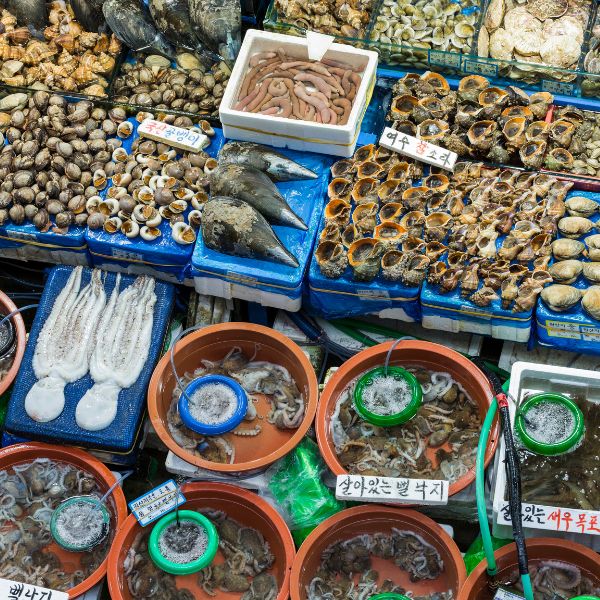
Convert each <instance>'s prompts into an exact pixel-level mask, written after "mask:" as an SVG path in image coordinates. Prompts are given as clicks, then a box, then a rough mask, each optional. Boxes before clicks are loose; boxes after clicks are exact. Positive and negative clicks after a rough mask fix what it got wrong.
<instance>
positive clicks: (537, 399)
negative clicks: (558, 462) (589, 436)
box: [515, 393, 584, 456]
mask: <svg viewBox="0 0 600 600" xmlns="http://www.w3.org/2000/svg"><path fill="white" fill-rule="evenodd" d="M542 403H550V404H559V405H561V406H563V407H564V408H566V409H567V410H568V411H569V412H570V413H571V414H572V415H573V419H574V426H573V431H572V432H571V434H570V435H569V436H568V437H566V438H565V439H563V440H561V441H559V442H555V443H546V442H541V441H539V440H537V439H535V438H533V437H532V436H531V435H529V434H528V433H527V428H526V423H525V419H526V415H527V413H528V412H529V411H530V410H531V409H532V408H534V407H535V406H538V405H539V404H542ZM515 429H516V431H517V434H518V435H519V437H520V438H521V440H522V442H523V444H524V445H525V446H526V447H527V448H529V450H531V451H533V452H535V453H536V454H542V455H544V456H555V455H557V454H563V453H564V452H567V451H569V450H571V449H572V448H573V447H574V446H575V445H577V444H578V443H579V441H580V440H581V438H582V436H583V432H584V423H583V413H582V412H581V410H580V409H579V407H578V406H577V404H575V402H573V400H571V399H570V398H567V397H566V396H563V395H562V394H550V393H541V394H535V395H533V396H531V397H529V398H527V400H525V401H524V402H523V403H522V404H521V405H520V406H519V410H518V412H517V416H516V418H515Z"/></svg>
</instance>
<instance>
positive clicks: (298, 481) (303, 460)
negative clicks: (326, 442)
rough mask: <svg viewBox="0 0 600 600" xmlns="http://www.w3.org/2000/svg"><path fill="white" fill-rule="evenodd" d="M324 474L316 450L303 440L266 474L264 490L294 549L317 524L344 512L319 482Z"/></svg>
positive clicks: (331, 494)
mask: <svg viewBox="0 0 600 600" xmlns="http://www.w3.org/2000/svg"><path fill="white" fill-rule="evenodd" d="M324 470H325V465H324V463H323V460H322V459H321V455H320V454H319V448H318V446H317V445H316V444H315V443H314V442H313V441H312V440H311V439H310V438H308V437H307V438H304V440H302V442H301V443H300V444H299V445H298V446H297V447H296V449H295V450H294V451H293V452H290V453H289V454H288V455H287V456H285V457H284V458H282V459H281V460H280V461H278V462H277V463H275V464H274V465H273V466H272V467H271V468H270V469H269V470H268V471H267V473H266V475H267V478H268V480H269V482H268V484H267V487H268V490H269V492H270V494H272V496H273V498H274V500H275V502H276V504H277V507H278V508H279V509H280V511H281V512H282V513H283V515H284V517H285V520H286V521H287V524H288V525H289V527H290V530H291V532H292V536H293V537H294V541H295V542H296V544H297V545H298V546H299V545H300V544H301V543H302V542H303V541H304V540H305V539H306V538H307V536H308V535H309V534H310V532H311V531H312V530H313V529H314V528H315V527H316V526H317V525H319V523H322V522H323V521H324V520H325V519H327V518H329V517H331V516H332V515H334V514H335V513H337V512H339V511H341V510H343V509H344V508H345V505H344V503H343V502H340V501H338V500H337V499H336V497H335V495H334V493H333V492H332V490H330V489H329V488H328V487H327V486H326V485H325V484H324V483H323V481H322V480H321V474H322V473H323V471H324Z"/></svg>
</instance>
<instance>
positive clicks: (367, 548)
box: [306, 528, 454, 600]
mask: <svg viewBox="0 0 600 600" xmlns="http://www.w3.org/2000/svg"><path fill="white" fill-rule="evenodd" d="M373 559H376V560H379V561H380V562H381V563H383V562H384V561H385V562H386V563H387V562H390V563H393V564H394V565H395V566H396V568H397V570H398V571H399V572H401V571H405V572H406V573H408V574H409V576H410V581H411V582H412V583H418V582H422V581H426V580H432V581H435V580H436V579H438V578H439V577H440V576H441V575H443V573H444V561H443V560H442V557H441V556H440V553H439V552H438V550H437V549H436V548H434V547H433V546H432V545H431V544H429V543H428V542H427V541H426V540H425V539H423V537H422V536H421V535H420V534H418V533H416V532H414V531H407V530H400V529H396V528H392V531H391V533H389V534H387V533H383V532H381V533H375V534H364V535H359V536H356V537H353V538H350V539H346V540H343V541H341V542H337V543H335V544H332V545H331V546H329V547H328V548H326V549H325V551H324V552H323V554H322V556H321V562H320V564H319V568H318V570H317V572H316V574H315V576H314V577H313V579H312V580H311V581H310V583H309V585H308V586H307V589H306V597H307V600H319V599H320V598H329V597H331V598H347V599H349V600H360V599H361V598H363V595H364V596H365V597H366V598H369V597H372V596H374V595H376V594H385V593H390V594H401V595H405V594H406V593H407V592H408V593H411V590H410V589H409V590H406V589H405V588H404V587H403V586H400V585H397V584H396V583H394V581H393V580H392V579H389V578H387V579H384V580H383V581H381V579H382V578H381V577H380V574H379V572H378V571H377V570H376V569H375V567H374V565H373ZM410 597H411V598H414V600H452V598H454V593H453V591H452V590H451V589H450V590H446V591H438V592H434V593H432V594H427V595H425V596H423V595H416V594H415V595H412V594H411V596H410Z"/></svg>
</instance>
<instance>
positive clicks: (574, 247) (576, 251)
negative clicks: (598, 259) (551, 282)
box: [550, 234, 600, 260]
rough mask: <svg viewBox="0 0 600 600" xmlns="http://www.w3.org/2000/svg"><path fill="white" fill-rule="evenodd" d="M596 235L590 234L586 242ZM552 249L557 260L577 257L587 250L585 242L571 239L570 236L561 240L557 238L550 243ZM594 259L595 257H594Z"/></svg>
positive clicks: (599, 241) (599, 236)
mask: <svg viewBox="0 0 600 600" xmlns="http://www.w3.org/2000/svg"><path fill="white" fill-rule="evenodd" d="M597 235H598V244H599V256H600V234H597ZM593 237H595V236H593V235H592V236H589V237H587V238H586V240H585V241H586V244H587V243H588V240H590V238H593ZM550 247H551V249H552V254H553V255H554V257H555V258H556V259H557V260H569V259H576V258H578V257H579V256H581V254H582V253H583V251H584V250H585V244H584V243H583V242H580V241H579V240H574V239H569V238H561V239H559V240H555V241H554V242H552V244H551V245H550ZM592 260H593V259H592Z"/></svg>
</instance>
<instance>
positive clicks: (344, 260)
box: [315, 240, 348, 279]
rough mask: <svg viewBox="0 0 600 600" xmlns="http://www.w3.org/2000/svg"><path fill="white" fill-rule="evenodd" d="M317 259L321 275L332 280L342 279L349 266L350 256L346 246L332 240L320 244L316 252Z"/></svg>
mask: <svg viewBox="0 0 600 600" xmlns="http://www.w3.org/2000/svg"><path fill="white" fill-rule="evenodd" d="M315 259H316V261H317V265H318V266H319V270H320V271H321V273H323V275H325V277H329V278H331V279H337V278H338V277H341V276H342V275H343V273H344V271H345V270H346V267H347V266H348V256H347V253H346V250H344V246H343V245H342V244H341V243H340V242H335V241H332V240H326V241H322V242H320V243H319V245H318V246H317V249H316V250H315Z"/></svg>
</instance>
